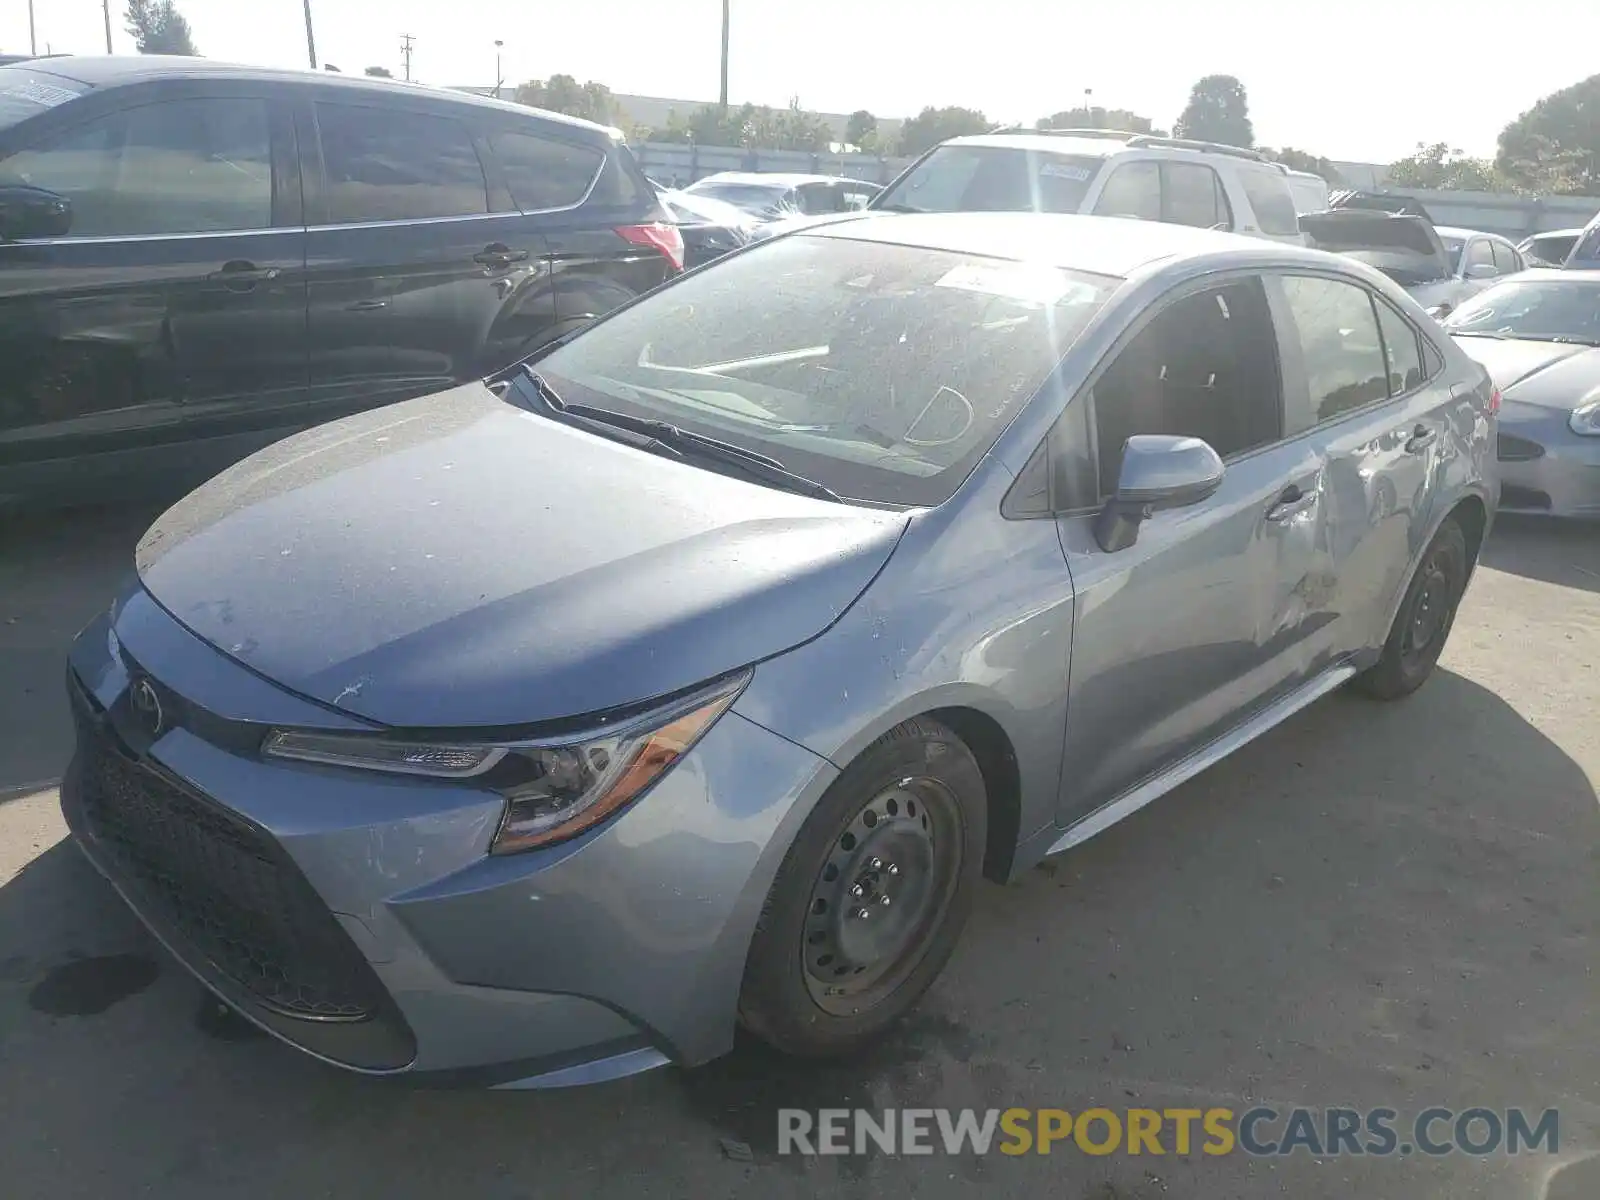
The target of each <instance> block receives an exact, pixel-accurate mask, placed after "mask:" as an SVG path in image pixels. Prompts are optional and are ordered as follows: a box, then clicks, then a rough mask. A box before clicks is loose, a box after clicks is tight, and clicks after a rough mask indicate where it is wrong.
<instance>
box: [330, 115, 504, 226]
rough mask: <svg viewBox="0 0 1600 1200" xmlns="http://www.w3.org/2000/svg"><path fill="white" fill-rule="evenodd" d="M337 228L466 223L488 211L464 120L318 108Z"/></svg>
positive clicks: (480, 167)
mask: <svg viewBox="0 0 1600 1200" xmlns="http://www.w3.org/2000/svg"><path fill="white" fill-rule="evenodd" d="M317 130H318V133H319V134H320V136H321V138H322V162H323V168H324V170H325V171H326V173H327V209H328V211H327V220H328V223H329V224H332V225H349V224H357V223H360V222H365V221H411V220H422V219H426V218H429V217H464V216H473V215H476V214H478V213H486V212H488V211H489V189H488V185H487V183H486V182H485V180H484V175H483V164H482V163H480V162H479V161H478V152H477V150H476V149H474V148H473V145H472V133H471V131H470V130H468V128H467V127H466V126H465V125H463V124H462V123H461V122H459V121H454V120H451V119H450V118H448V117H436V116H430V115H426V114H422V113H414V112H400V111H396V110H391V109H387V108H375V107H371V108H369V107H365V106H357V105H347V104H318V105H317Z"/></svg>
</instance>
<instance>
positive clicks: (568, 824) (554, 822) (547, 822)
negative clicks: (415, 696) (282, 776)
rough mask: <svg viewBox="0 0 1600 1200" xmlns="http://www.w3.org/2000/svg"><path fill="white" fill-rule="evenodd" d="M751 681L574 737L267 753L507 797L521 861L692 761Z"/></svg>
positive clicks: (297, 744) (317, 737)
mask: <svg viewBox="0 0 1600 1200" xmlns="http://www.w3.org/2000/svg"><path fill="white" fill-rule="evenodd" d="M749 679H750V673H749V672H748V671H746V672H743V673H741V674H739V675H737V676H734V677H732V678H729V679H724V680H720V681H718V682H717V683H715V684H713V685H711V686H710V687H708V688H705V689H703V690H700V691H697V692H695V693H693V694H692V695H690V696H687V697H684V698H683V699H682V700H680V701H676V702H673V703H671V704H668V705H664V706H663V707H661V708H658V709H655V710H653V711H651V712H649V713H647V714H645V715H643V716H640V717H636V718H631V719H626V720H619V721H618V722H617V723H616V725H615V726H614V727H611V728H600V729H596V730H593V731H590V732H588V733H584V734H578V735H574V736H572V737H563V738H552V739H547V740H546V739H541V740H538V741H522V742H502V743H453V742H452V743H444V742H420V741H409V740H404V739H401V738H386V737H365V736H361V735H354V736H351V735H347V734H336V733H315V732H310V731H300V730H274V731H273V732H272V733H270V734H268V735H267V737H266V740H265V741H264V742H263V743H262V745H261V752H262V754H264V755H266V756H267V757H269V758H287V759H294V760H296V761H299V762H309V763H319V764H323V765H326V766H335V767H352V768H355V769H358V770H363V771H381V772H384V773H387V774H395V775H420V776H425V777H427V778H430V779H453V780H462V779H470V780H474V781H476V782H477V783H479V784H480V785H481V786H483V787H484V788H486V789H492V790H494V791H498V792H499V793H501V794H502V795H503V796H505V798H506V809H505V815H504V816H503V817H502V818H501V820H500V828H499V830H498V831H497V832H496V833H495V837H494V842H493V843H492V844H491V846H490V852H491V853H493V854H513V853H516V852H517V851H519V850H531V849H533V848H534V847H535V846H545V845H549V844H550V843H551V842H558V841H561V840H563V839H565V838H569V837H572V836H573V835H574V834H577V833H581V832H582V831H583V830H585V829H588V828H589V827H590V826H592V825H595V824H597V823H598V822H600V821H603V820H605V819H606V817H608V816H610V815H611V814H612V813H614V812H616V811H617V810H618V809H619V808H621V807H622V806H623V805H625V804H627V803H628V802H629V801H631V800H633V799H635V798H636V797H638V796H639V795H640V794H641V793H642V792H644V790H645V789H646V788H648V787H649V786H650V785H651V784H653V783H654V782H655V781H656V780H658V779H660V778H661V776H663V775H665V774H666V773H667V771H669V770H670V769H671V768H672V766H673V764H674V763H676V762H677V761H678V760H679V759H680V758H682V757H683V756H684V755H685V754H687V753H688V752H689V750H690V749H691V748H692V747H693V746H694V744H695V743H696V742H697V741H699V740H700V738H701V736H702V735H703V734H704V733H705V732H706V730H708V729H710V728H711V726H712V724H713V723H714V722H715V721H716V719H717V718H718V717H720V716H721V715H722V714H723V713H724V712H726V711H727V710H728V708H729V706H730V705H732V703H733V702H734V700H736V699H737V698H738V696H739V693H740V692H741V691H742V690H743V689H744V685H745V684H746V683H747V682H748V681H749Z"/></svg>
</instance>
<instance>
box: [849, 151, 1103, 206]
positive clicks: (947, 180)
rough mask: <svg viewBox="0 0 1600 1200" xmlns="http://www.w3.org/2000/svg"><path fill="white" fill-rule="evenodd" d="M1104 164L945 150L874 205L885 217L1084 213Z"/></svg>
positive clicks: (1041, 154) (1045, 155)
mask: <svg viewBox="0 0 1600 1200" xmlns="http://www.w3.org/2000/svg"><path fill="white" fill-rule="evenodd" d="M1103 162H1104V160H1103V159H1099V158H1090V157H1086V156H1083V155H1076V154H1052V153H1049V152H1048V151H1038V150H1024V149H1021V148H1017V147H1010V146H967V145H947V146H938V147H936V148H935V149H934V150H933V151H932V152H931V153H930V154H929V155H928V157H927V158H925V159H923V160H922V161H921V162H919V163H918V164H917V165H916V166H914V167H912V168H911V169H910V170H909V171H908V172H907V173H906V174H905V175H904V176H902V177H901V178H900V179H898V180H896V181H895V182H894V183H893V184H891V185H890V186H889V187H888V188H887V189H885V190H884V191H882V192H880V193H879V194H878V196H877V197H876V198H875V199H874V200H873V201H872V204H871V207H873V208H875V209H881V210H884V211H888V212H939V213H946V212H1050V213H1075V212H1080V211H1082V209H1083V202H1084V199H1085V197H1086V196H1087V195H1088V193H1089V185H1090V184H1091V183H1093V182H1094V179H1095V176H1096V175H1098V174H1099V173H1100V168H1101V165H1102V164H1103Z"/></svg>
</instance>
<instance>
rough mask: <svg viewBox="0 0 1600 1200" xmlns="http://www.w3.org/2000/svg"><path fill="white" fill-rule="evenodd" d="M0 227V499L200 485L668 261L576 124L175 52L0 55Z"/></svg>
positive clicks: (479, 370)
mask: <svg viewBox="0 0 1600 1200" xmlns="http://www.w3.org/2000/svg"><path fill="white" fill-rule="evenodd" d="M302 197H303V199H302ZM0 219H3V221H4V225H3V226H0V363H3V364H4V368H3V369H0V500H3V499H6V498H9V499H12V500H17V499H19V498H20V499H31V500H40V499H46V498H49V499H61V498H66V499H71V500H82V499H87V498H91V497H93V496H101V497H104V496H112V497H122V496H125V495H126V494H127V490H128V488H129V487H130V486H131V485H132V484H133V483H134V482H135V481H136V480H144V479H154V480H162V481H166V480H168V479H171V478H182V477H184V476H188V477H189V478H191V479H195V480H197V479H199V478H204V477H205V476H206V475H208V474H210V473H211V472H212V471H214V470H216V469H218V468H220V467H222V466H225V465H227V463H229V462H232V461H235V460H237V459H238V458H240V457H243V456H244V455H245V454H246V453H248V452H250V451H252V450H254V449H257V448H258V447H260V446H262V445H264V444H266V443H267V442H270V441H272V440H273V439H275V438H277V437H280V436H282V435H283V434H285V433H287V432H290V431H292V430H295V429H299V428H304V427H305V426H308V425H312V424H315V423H316V422H318V421H321V420H324V419H327V418H331V417H336V416H339V415H342V414H344V413H348V412H352V411H355V410H358V409H362V408H370V407H373V406H375V405H381V404H387V403H389V402H391V401H395V400H402V399H405V398H408V397H411V396H415V395H419V394H422V393H426V392H432V391H437V390H438V389H440V388H442V387H446V386H448V385H450V384H453V383H459V382H462V381H464V380H468V379H474V378H478V377H481V376H482V375H484V374H486V373H488V372H490V371H493V370H495V369H497V368H500V367H504V366H505V365H506V364H507V363H510V362H512V361H515V360H516V359H518V358H519V357H522V356H525V355H527V354H528V353H530V352H531V351H532V350H534V349H537V348H538V347H539V346H540V345H542V344H544V343H545V342H548V341H550V340H552V339H554V338H557V337H559V336H561V335H562V334H564V333H565V332H567V331H569V330H571V329H573V328H576V327H577V326H578V325H580V324H582V323H583V322H585V321H587V320H590V319H592V318H593V317H595V316H598V315H599V314H601V313H603V312H605V311H607V310H609V309H611V308H615V307H616V306H617V305H619V304H622V303H625V302H626V301H628V300H630V299H632V298H633V297H634V296H636V295H638V294H639V293H641V292H643V291H646V290H648V289H649V288H651V287H654V286H655V285H656V284H658V283H660V282H661V281H662V280H664V279H666V278H667V277H668V276H670V275H673V274H675V273H676V272H677V271H678V270H679V269H680V268H681V266H682V260H683V246H682V239H681V238H680V236H679V234H678V230H677V227H676V226H675V225H672V224H669V223H667V221H666V214H665V213H664V212H663V211H662V209H661V206H660V204H659V203H658V201H657V200H656V196H655V193H654V191H652V190H651V189H650V187H649V186H648V185H647V184H646V182H645V180H644V176H643V175H642V174H641V173H640V171H639V168H638V166H637V164H636V163H635V162H634V161H633V158H632V155H631V154H630V153H629V152H628V149H627V147H626V146H625V145H623V144H622V143H621V142H620V141H618V140H617V139H616V138H614V137H613V136H612V135H611V134H610V133H609V132H608V131H606V130H604V129H602V128H601V127H599V126H596V125H591V124H588V123H586V122H582V121H575V120H572V119H570V118H567V117H560V116H556V115H554V114H548V113H540V112H537V111H534V110H531V109H528V108H525V107H522V106H520V105H515V104H509V103H506V104H502V103H498V102H496V101H492V100H484V99H479V98H477V97H473V96H468V95H465V94H462V93H454V92H442V91H434V90H432V89H427V88H422V87H418V86H414V85H410V84H403V83H395V82H388V81H383V80H373V79H364V78H355V77H346V76H337V75H327V74H320V75H319V74H312V73H310V72H305V71H299V72H296V71H275V70H265V69H259V68H253V67H232V66H226V65H223V64H218V63H214V62H210V61H207V60H204V59H190V58H160V57H138V58H110V57H84V58H79V57H64V58H53V59H47V60H38V61H33V62H28V63H23V64H18V65H14V66H9V67H0Z"/></svg>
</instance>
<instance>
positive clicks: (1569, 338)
mask: <svg viewBox="0 0 1600 1200" xmlns="http://www.w3.org/2000/svg"><path fill="white" fill-rule="evenodd" d="M1533 340H1534V341H1536V342H1559V343H1561V345H1563V346H1600V338H1592V337H1578V336H1577V335H1576V334H1569V333H1556V334H1552V335H1551V336H1549V337H1540V338H1534V339H1533Z"/></svg>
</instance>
